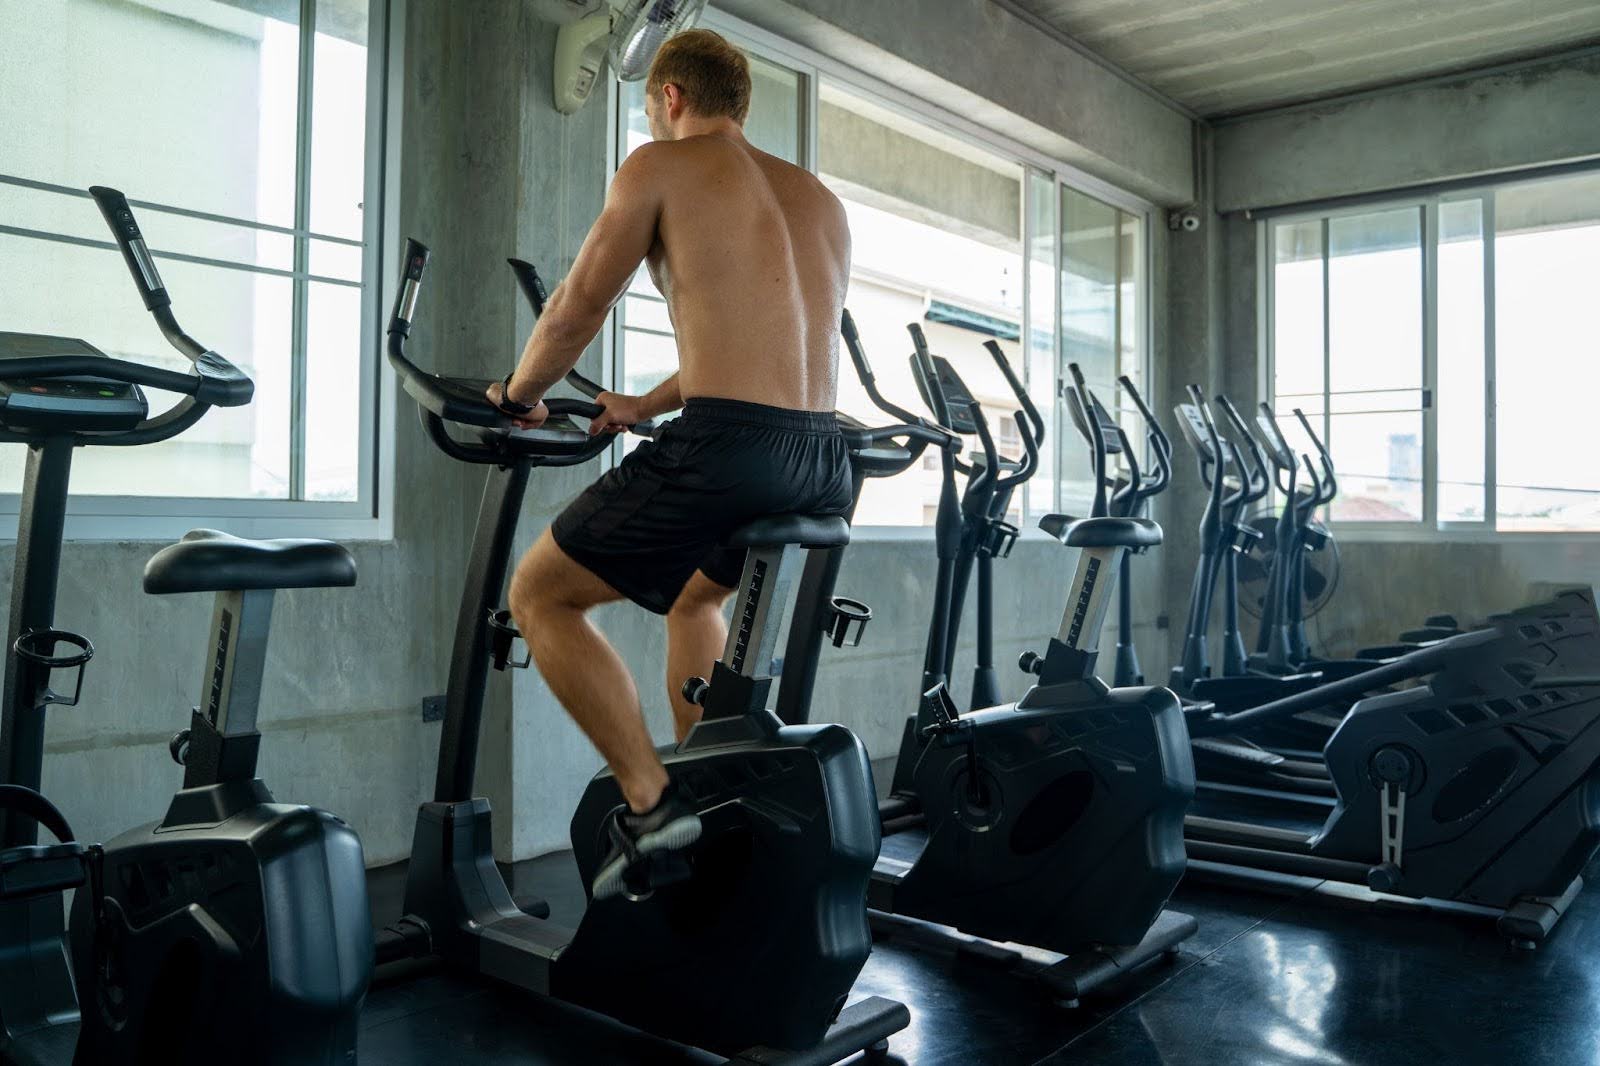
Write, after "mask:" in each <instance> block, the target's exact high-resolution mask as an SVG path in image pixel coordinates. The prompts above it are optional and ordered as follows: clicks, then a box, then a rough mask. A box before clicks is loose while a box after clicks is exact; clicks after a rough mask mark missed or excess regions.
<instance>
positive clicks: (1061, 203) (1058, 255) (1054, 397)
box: [1050, 174, 1076, 514]
mask: <svg viewBox="0 0 1600 1066" xmlns="http://www.w3.org/2000/svg"><path fill="white" fill-rule="evenodd" d="M1066 191H1067V185H1066V183H1065V182H1064V181H1062V180H1061V176H1060V175H1059V174H1057V175H1056V182H1055V192H1054V196H1055V205H1054V210H1053V211H1052V212H1051V214H1052V215H1053V217H1054V222H1053V224H1054V226H1055V230H1056V232H1055V239H1054V240H1053V241H1051V242H1050V244H1051V246H1052V248H1053V250H1054V252H1055V261H1056V269H1055V277H1054V284H1055V287H1056V289H1055V292H1054V293H1053V294H1052V295H1051V302H1052V303H1053V304H1054V306H1055V312H1054V313H1053V314H1052V315H1051V317H1052V318H1054V319H1055V321H1054V322H1053V323H1052V327H1053V328H1052V329H1051V331H1050V332H1051V351H1050V366H1051V368H1052V371H1053V373H1054V375H1055V380H1054V381H1053V382H1051V384H1050V395H1051V401H1050V407H1051V411H1052V414H1051V417H1052V418H1053V419H1054V421H1055V425H1054V426H1053V427H1051V432H1053V433H1054V434H1055V437H1056V444H1055V448H1056V463H1055V467H1056V477H1055V485H1054V486H1053V495H1052V497H1051V500H1052V503H1051V510H1052V511H1055V512H1056V513H1058V514H1059V513H1060V512H1061V509H1062V496H1061V482H1062V479H1063V478H1065V477H1066V473H1067V465H1066V450H1065V448H1064V447H1063V445H1064V443H1065V434H1066V430H1067V419H1066V417H1065V415H1066V399H1065V397H1066V392H1065V390H1064V389H1063V388H1062V383H1063V382H1064V381H1065V373H1066V369H1067V368H1066V367H1065V366H1064V365H1062V362H1061V357H1062V356H1063V355H1064V354H1065V352H1064V349H1065V347H1066V345H1065V344H1064V337H1063V334H1064V333H1065V332H1066V315H1067V298H1066V292H1065V289H1064V286H1063V284H1062V282H1063V280H1064V279H1063V277H1062V271H1063V270H1064V269H1065V268H1066V265H1067V264H1066V243H1067V237H1066V225H1067V204H1066ZM1074 432H1076V431H1074Z"/></svg>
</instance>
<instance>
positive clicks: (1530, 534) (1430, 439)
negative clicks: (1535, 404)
mask: <svg viewBox="0 0 1600 1066" xmlns="http://www.w3.org/2000/svg"><path fill="white" fill-rule="evenodd" d="M1584 169H1586V170H1587V169H1591V168H1584ZM1592 171H1600V168H1592ZM1573 172H1581V171H1573V170H1568V169H1565V168H1563V169H1562V170H1561V171H1560V172H1559V173H1556V174H1550V173H1544V172H1543V170H1542V169H1541V170H1540V171H1535V172H1529V173H1524V174H1518V173H1515V172H1513V173H1509V174H1501V175H1497V176H1496V177H1495V179H1494V180H1484V181H1479V182H1452V183H1450V184H1449V185H1448V186H1446V187H1442V188H1438V189H1437V191H1434V192H1431V193H1420V194H1419V193H1412V194H1409V195H1408V194H1404V193H1399V194H1396V195H1394V196H1392V197H1384V196H1372V197H1366V196H1363V197H1360V198H1356V199H1353V200H1352V201H1349V202H1343V203H1338V204H1336V205H1332V204H1330V205H1326V206H1322V207H1319V206H1317V205H1316V204H1310V205H1305V206H1302V207H1297V208H1293V209H1290V210H1285V211H1282V212H1278V211H1273V212H1269V213H1265V214H1263V215H1261V216H1259V217H1257V218H1256V296H1257V300H1256V306H1257V314H1256V348H1257V360H1256V367H1257V380H1256V383H1257V394H1258V395H1260V396H1262V397H1263V398H1265V399H1267V401H1268V402H1269V403H1273V404H1274V405H1276V400H1277V397H1276V394H1275V391H1274V382H1275V380H1276V377H1277V366H1276V351H1275V342H1276V331H1275V328H1274V327H1275V322H1276V318H1275V295H1276V294H1275V279H1276V271H1275V269H1274V268H1275V265H1276V264H1275V254H1274V249H1275V248H1276V233H1275V230H1276V228H1277V227H1278V226H1293V225H1298V224H1304V223H1306V222H1316V221H1320V222H1321V223H1322V262H1323V318H1324V321H1323V360H1324V372H1323V398H1324V415H1323V426H1322V431H1323V434H1324V439H1325V440H1326V439H1327V438H1326V434H1327V432H1328V417H1329V415H1328V408H1329V407H1330V406H1331V405H1330V404H1329V403H1328V398H1329V395H1330V394H1329V392H1328V384H1329V381H1330V374H1329V372H1328V369H1329V368H1328V364H1327V360H1328V359H1329V358H1330V351H1329V346H1328V331H1329V329H1330V326H1329V323H1328V316H1327V307H1328V273H1327V263H1328V258H1329V245H1328V223H1329V222H1331V221H1334V220H1337V219H1340V218H1349V217H1354V216H1360V215H1369V214H1377V213H1381V212H1385V211H1394V210H1404V209H1414V210H1416V211H1418V212H1419V213H1420V216H1421V228H1420V233H1421V240H1422V247H1421V251H1422V256H1421V260H1422V265H1421V275H1422V276H1421V284H1422V384H1421V389H1422V390H1423V392H1424V394H1425V395H1426V396H1428V397H1429V398H1430V399H1429V401H1428V402H1427V403H1426V405H1425V406H1424V407H1423V409H1422V416H1423V420H1422V424H1423V441H1422V444H1423V455H1422V490H1423V493H1422V497H1423V515H1422V517H1421V518H1420V519H1418V520H1417V521H1414V522H1351V521H1338V522H1330V523H1329V525H1330V528H1331V529H1332V530H1333V531H1334V532H1335V533H1336V534H1337V535H1338V537H1339V538H1340V539H1341V540H1344V541H1347V542H1361V541H1368V542H1416V541H1420V540H1427V541H1441V540H1443V541H1459V542H1467V543H1489V542H1496V541H1500V540H1505V539H1513V540H1523V539H1527V540H1534V541H1537V542H1538V543H1541V544H1552V545H1556V544H1562V543H1593V542H1594V541H1596V540H1600V528H1597V529H1594V530H1569V529H1558V530H1538V529H1501V528H1500V527H1499V520H1500V514H1499V501H1498V495H1499V472H1498V464H1497V461H1496V452H1497V447H1498V435H1499V434H1498V425H1497V418H1496V402H1495V382H1496V367H1497V358H1496V347H1495V332H1496V321H1495V316H1496V286H1495V244H1496V241H1497V239H1498V237H1499V231H1498V228H1497V225H1496V217H1495V200H1496V196H1497V195H1498V193H1499V192H1500V190H1501V189H1503V188H1506V187H1509V186H1514V185H1522V184H1528V183H1532V182H1538V181H1541V180H1550V179H1552V178H1557V177H1560V176H1563V175H1565V174H1567V173H1573ZM1471 200H1476V201H1478V202H1479V203H1480V204H1481V205H1482V234H1483V292H1484V300H1483V308H1484V310H1483V331H1484V336H1483V372H1484V381H1483V390H1484V392H1483V403H1484V412H1483V418H1484V455H1483V479H1484V485H1483V492H1484V497H1483V499H1484V516H1483V518H1482V519H1480V520H1478V521H1475V522H1474V521H1444V522H1441V521H1439V520H1438V498H1439V484H1438V431H1439V427H1438V421H1439V397H1438V355H1439V350H1438V335H1439V306H1438V304H1439V232H1440V231H1439V211H1440V208H1441V207H1442V206H1444V205H1446V204H1451V203H1459V202H1463V201H1471ZM1280 417H1281V413H1280ZM1335 464H1336V468H1337V456H1335ZM1273 494H1274V496H1276V495H1278V490H1277V488H1276V485H1274V488H1273Z"/></svg>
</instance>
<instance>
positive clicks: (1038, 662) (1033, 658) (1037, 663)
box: [1017, 651, 1044, 674]
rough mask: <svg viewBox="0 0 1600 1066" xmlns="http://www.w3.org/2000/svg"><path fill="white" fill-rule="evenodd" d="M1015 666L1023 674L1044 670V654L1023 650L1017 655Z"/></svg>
mask: <svg viewBox="0 0 1600 1066" xmlns="http://www.w3.org/2000/svg"><path fill="white" fill-rule="evenodd" d="M1017 666H1018V667H1019V668H1021V670H1022V672H1023V673H1025V674H1037V673H1041V672H1042V671H1043V670H1044V656H1043V655H1040V654H1039V653H1038V652H1035V651H1025V652H1023V653H1022V654H1021V655H1019V656H1018V657H1017Z"/></svg>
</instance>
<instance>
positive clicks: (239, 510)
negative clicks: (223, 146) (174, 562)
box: [0, 0, 407, 541]
mask: <svg viewBox="0 0 1600 1066" xmlns="http://www.w3.org/2000/svg"><path fill="white" fill-rule="evenodd" d="M406 3H407V0H369V4H368V11H367V69H366V93H367V95H366V116H365V126H366V150H365V154H364V175H363V197H364V199H363V202H364V204H365V205H366V207H365V209H364V211H363V217H362V234H361V237H360V239H359V240H355V239H352V238H348V237H338V236H333V235H330V234H323V233H319V232H317V231H314V230H312V229H311V228H310V225H309V222H310V219H309V213H310V191H309V185H310V178H311V166H312V157H311V151H310V138H311V112H312V107H313V97H312V87H313V79H314V77H315V39H316V13H317V6H318V0H300V12H299V15H300V21H299V24H298V27H297V28H298V31H299V34H300V42H299V43H300V53H299V54H300V69H299V74H298V79H297V84H298V88H299V93H298V99H297V101H296V130H295V137H296V153H295V154H296V159H295V170H294V176H295V219H294V225H293V226H279V225H275V224H269V223H264V222H260V221H258V220H255V219H245V218H233V217H229V216H222V215H216V214H213V213H209V212H201V211H194V210H191V209H188V208H185V207H182V206H180V205H175V204H166V203H160V202H155V201H146V200H140V199H138V198H136V197H134V198H130V202H131V203H132V204H133V206H134V207H135V208H136V209H137V210H138V211H139V212H140V214H141V216H142V217H144V218H145V219H149V218H159V217H160V216H163V215H178V216H183V217H190V218H202V219H210V220H213V221H219V222H223V223H226V224H229V225H233V226H238V227H241V228H245V229H251V230H257V231H265V232H272V233H279V234H285V235H288V236H290V237H291V239H292V240H293V241H294V253H293V254H294V260H293V269H291V270H288V271H284V270H279V269H269V268H259V269H257V268H254V267H252V266H250V265H248V264H232V263H229V264H223V265H220V266H218V267H217V268H218V269H238V270H241V271H243V272H245V273H248V274H268V275H285V276H288V277H289V278H290V279H291V281H292V284H293V285H294V287H295V296H294V299H293V302H292V308H293V311H292V313H293V315H294V320H293V322H292V324H291V334H290V335H291V338H292V340H291V348H290V353H289V358H290V382H291V384H290V397H291V399H290V420H291V421H290V432H289V439H290V492H291V494H293V493H296V492H303V491H304V482H305V425H306V422H305V418H306V414H305V412H306V398H305V383H306V376H307V369H306V360H307V350H306V341H305V325H306V323H305V319H306V316H307V314H308V310H307V309H308V306H309V300H310V285H311V282H312V281H313V280H321V279H320V276H319V275H315V274H313V273H312V271H311V270H310V263H309V255H310V248H311V242H312V241H314V240H315V241H324V242H332V243H335V244H342V245H345V246H350V247H355V246H359V247H361V248H362V250H363V255H362V264H361V279H360V281H359V282H356V283H352V282H347V281H343V280H341V281H340V283H341V284H343V285H346V286H349V287H356V286H359V288H360V290H361V298H360V308H361V310H360V340H359V344H360V352H359V359H360V364H359V380H360V382H361V395H360V397H359V398H358V402H357V418H358V419H359V425H358V427H357V442H358V447H359V452H358V456H357V464H356V498H355V499H354V500H309V499H257V498H249V497H237V498H227V497H221V498H219V497H186V496H112V495H81V494H73V495H71V496H69V497H68V501H67V517H66V525H65V531H64V534H65V539H66V540H69V541H70V540H80V541H110V540H136V541H139V540H167V539H171V538H174V537H178V536H182V535H183V534H184V533H185V532H187V531H188V530H190V529H192V528H194V527H196V526H204V525H213V524H226V526H227V528H228V530H229V532H232V533H235V534H237V535H240V536H246V537H274V536H289V535H296V536H304V535H308V534H311V535H317V536H322V537H332V538H337V539H344V540H386V539H389V538H391V537H392V536H393V527H394V514H393V495H394V493H393V487H394V456H393V451H394V448H393V443H394V439H395V436H394V428H395V425H394V424H395V418H394V412H393V411H392V410H389V409H387V408H390V407H392V406H393V405H392V404H386V403H385V402H384V400H385V398H386V397H389V396H392V395H394V381H393V372H392V371H391V370H390V369H389V367H388V364H387V361H386V360H385V359H384V358H383V354H382V352H381V350H380V347H381V345H382V343H383V335H384V334H383V330H384V314H385V312H384V308H385V307H386V306H387V299H386V298H387V297H390V296H392V288H393V282H392V280H391V279H387V278H386V277H385V271H384V269H383V264H384V262H385V260H386V254H385V253H386V251H387V250H388V249H390V248H394V247H398V244H399V218H398V202H397V200H398V198H397V197H395V196H393V195H390V194H391V191H392V186H393V176H394V175H396V174H397V173H398V171H399V145H400V138H399V121H400V115H399V110H400V108H399V106H398V101H399V100H400V99H401V95H400V94H401V92H402V89H403V86H402V82H401V78H400V67H401V62H402V59H403V56H402V54H401V52H400V49H401V48H403V43H404V40H405V32H404V26H405V8H406ZM0 182H4V183H5V184H9V185H17V186H21V187H24V188H36V189H41V190H43V191H47V192H55V193H58V194H60V195H69V196H75V197H82V198H84V199H85V200H86V201H87V199H88V193H87V192H85V191H83V190H79V189H75V188H71V187H65V186H58V185H54V184H50V183H45V182H37V181H33V180H31V179H27V178H21V177H15V176H11V175H6V174H0ZM136 191H137V190H135V192H136ZM19 229H20V227H0V232H5V233H10V234H11V235H14V236H21V237H25V238H31V239H35V240H45V241H52V242H58V243H68V244H89V245H90V246H91V247H96V248H98V247H101V244H102V243H104V247H105V248H107V249H111V248H112V247H113V246H112V245H111V244H110V243H109V242H89V241H86V240H84V239H83V238H78V237H73V236H70V235H66V234H52V233H46V232H42V231H22V232H18V230H19ZM154 257H155V258H156V259H157V260H166V261H169V262H171V261H179V262H183V261H196V259H197V257H195V256H191V255H187V254H184V253H164V252H156V253H154ZM199 261H200V262H201V263H203V264H207V265H209V261H206V260H204V259H200V260H199ZM184 302H185V296H184V294H183V293H181V292H180V293H177V294H176V295H175V299H174V306H175V310H176V311H177V313H178V314H179V316H180V318H181V316H182V314H183V307H184ZM151 329H152V330H154V326H153V325H152V326H151ZM21 504H22V497H21V494H20V493H17V492H6V493H0V537H3V538H15V536H16V530H17V525H18V522H19V519H20V513H21Z"/></svg>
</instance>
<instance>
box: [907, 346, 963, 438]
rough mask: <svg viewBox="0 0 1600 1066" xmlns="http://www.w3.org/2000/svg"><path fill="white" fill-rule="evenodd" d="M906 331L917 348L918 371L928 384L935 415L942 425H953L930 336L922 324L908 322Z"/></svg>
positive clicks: (914, 347)
mask: <svg viewBox="0 0 1600 1066" xmlns="http://www.w3.org/2000/svg"><path fill="white" fill-rule="evenodd" d="M906 332H907V333H909V334H911V347H912V348H913V349H915V362H916V366H917V372H918V374H919V375H920V376H921V377H922V379H923V383H924V384H925V385H926V386H927V394H928V397H929V399H931V400H932V401H933V416H934V418H935V419H936V420H937V421H938V423H939V424H940V425H941V426H946V427H949V426H953V425H954V424H955V423H954V422H953V421H952V420H951V415H950V401H949V398H948V397H946V396H945V394H944V386H943V385H941V384H939V371H938V370H937V368H935V367H934V365H933V355H932V353H930V352H929V351H928V338H927V337H926V336H925V335H924V334H923V332H922V326H921V324H919V323H916V322H907V323H906Z"/></svg>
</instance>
